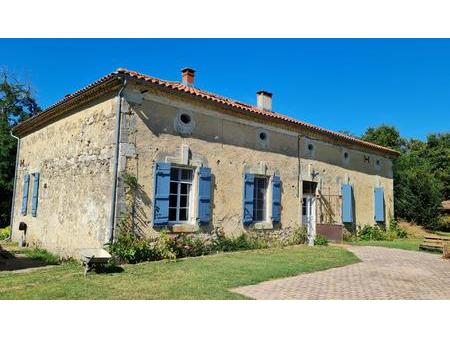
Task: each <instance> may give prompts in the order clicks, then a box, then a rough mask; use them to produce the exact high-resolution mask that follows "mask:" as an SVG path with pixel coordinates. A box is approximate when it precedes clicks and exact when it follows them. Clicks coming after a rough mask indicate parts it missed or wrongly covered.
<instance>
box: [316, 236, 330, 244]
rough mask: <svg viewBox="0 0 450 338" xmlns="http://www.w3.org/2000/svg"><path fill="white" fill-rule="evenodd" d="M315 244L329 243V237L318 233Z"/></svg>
mask: <svg viewBox="0 0 450 338" xmlns="http://www.w3.org/2000/svg"><path fill="white" fill-rule="evenodd" d="M314 245H328V239H326V238H325V237H324V236H322V235H316V238H315V239H314Z"/></svg>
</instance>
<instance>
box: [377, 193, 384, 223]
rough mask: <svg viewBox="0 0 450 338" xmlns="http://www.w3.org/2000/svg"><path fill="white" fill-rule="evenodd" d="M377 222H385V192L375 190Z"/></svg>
mask: <svg viewBox="0 0 450 338" xmlns="http://www.w3.org/2000/svg"><path fill="white" fill-rule="evenodd" d="M375 221H376V222H384V190H383V188H382V187H378V188H375Z"/></svg>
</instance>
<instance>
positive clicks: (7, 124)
mask: <svg viewBox="0 0 450 338" xmlns="http://www.w3.org/2000/svg"><path fill="white" fill-rule="evenodd" d="M39 111H40V108H39V106H38V104H37V103H36V100H35V99H34V98H33V95H32V91H31V88H30V87H29V86H26V85H24V84H21V83H20V82H19V81H17V80H16V79H14V78H13V77H11V76H8V74H7V73H6V72H5V71H1V72H0V196H1V200H0V227H4V226H6V225H8V224H9V216H10V210H11V198H12V191H13V185H14V182H13V180H14V171H15V160H16V157H15V155H16V146H17V145H16V143H17V142H16V140H15V139H14V138H13V137H11V135H10V130H11V128H12V127H13V126H14V125H16V124H17V123H19V122H21V121H23V120H24V119H26V118H28V117H29V116H31V115H33V114H36V113H37V112H39Z"/></svg>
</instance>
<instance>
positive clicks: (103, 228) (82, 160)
mask: <svg viewBox="0 0 450 338" xmlns="http://www.w3.org/2000/svg"><path fill="white" fill-rule="evenodd" d="M113 95H114V94H111V95H109V96H105V97H103V98H102V99H98V101H96V102H93V103H90V104H89V105H85V106H83V107H79V108H77V110H76V111H72V112H68V113H67V114H66V115H65V116H64V117H62V118H60V119H59V120H57V121H55V122H53V123H52V124H50V125H48V126H46V127H44V128H42V129H39V130H37V131H35V132H33V133H32V134H29V135H27V136H25V137H23V138H22V140H21V149H20V154H19V168H18V173H17V179H18V181H17V191H16V196H15V205H16V206H15V210H14V223H13V224H14V226H13V240H18V239H19V236H20V235H21V233H20V231H19V230H18V224H19V222H22V221H23V222H25V223H26V224H27V225H28V231H27V237H26V239H27V241H28V242H29V243H36V244H39V245H41V246H42V247H44V248H46V249H49V250H51V251H54V252H56V253H58V254H61V255H63V256H69V255H70V256H77V255H78V253H79V250H80V249H81V248H91V247H102V246H103V245H104V244H105V243H106V242H107V241H108V227H109V217H110V208H111V192H112V182H113V178H112V162H113V154H114V146H115V139H114V132H115V98H114V97H113ZM122 110H123V115H122V116H123V120H122V133H121V136H120V156H119V182H118V213H117V219H116V222H117V224H120V223H123V221H124V218H125V217H126V214H127V213H128V211H129V210H131V209H132V213H131V214H132V217H133V218H132V224H133V225H134V227H135V231H137V232H138V233H140V234H141V235H155V234H156V232H155V229H154V228H153V227H152V217H153V188H154V187H153V182H154V181H153V167H154V164H155V162H157V161H170V162H173V163H180V164H181V163H182V164H188V165H191V166H193V167H198V166H200V165H203V166H207V167H209V168H211V171H212V183H213V196H212V222H211V226H222V227H223V228H224V230H225V232H226V233H227V234H237V233H240V232H242V231H246V230H248V229H251V228H253V227H260V228H271V226H272V225H271V224H270V225H267V224H262V225H261V224H259V225H257V226H255V225H252V226H249V227H247V226H243V224H242V213H243V210H242V208H243V206H242V195H243V175H244V173H245V172H253V173H257V174H265V175H268V176H270V175H274V174H276V175H279V176H280V178H281V182H282V183H281V187H282V188H281V189H282V194H281V196H282V199H281V222H280V224H276V225H274V226H275V227H289V226H294V225H297V224H300V223H301V199H302V193H303V192H302V181H303V180H306V181H314V182H317V185H318V187H319V189H320V190H321V191H322V192H325V193H331V194H335V195H339V194H340V187H341V185H342V183H351V184H352V185H353V186H354V193H355V220H356V224H359V225H361V224H373V223H374V200H373V189H374V187H376V186H383V187H384V190H385V199H386V218H387V222H389V220H390V217H391V216H392V215H393V181H392V162H391V160H390V159H389V158H386V157H385V156H383V155H382V154H381V153H377V152H376V151H367V150H364V149H362V148H361V147H358V146H355V145H343V144H339V143H338V142H337V141H336V140H333V139H329V138H325V137H324V136H320V135H315V134H314V133H311V132H310V131H306V130H305V131H304V132H301V133H299V132H298V130H296V129H293V128H287V127H285V126H284V127H283V126H281V125H279V124H274V123H272V122H269V121H267V120H260V121H257V120H255V119H254V118H246V117H245V115H242V114H240V113H233V112H231V111H225V110H224V108H221V107H219V106H213V105H209V104H204V103H199V102H197V101H193V100H190V99H188V98H186V97H181V96H177V95H174V94H168V93H163V92H160V91H157V90H152V89H149V88H148V87H137V86H134V85H133V84H129V85H128V87H127V89H126V91H125V100H124V102H123V109H122ZM180 114H188V115H189V116H190V118H191V122H192V123H190V124H189V126H184V125H180V122H179V121H180ZM262 132H263V133H265V138H264V139H261V137H260V134H261V133H262ZM345 154H347V155H345ZM34 172H39V173H40V190H39V206H38V211H37V216H36V217H33V216H32V215H31V196H32V193H31V192H32V190H33V180H31V182H30V188H29V200H28V203H29V204H28V213H27V215H26V216H22V215H21V213H20V212H21V205H22V195H23V179H24V175H25V174H27V173H29V174H32V173H34ZM126 173H129V174H131V175H133V176H135V177H136V178H137V180H138V189H137V191H136V193H135V194H134V196H133V198H131V199H130V198H126V193H125V192H126V187H125V184H124V182H125V174H126ZM195 180H196V178H194V184H196V181H195ZM128 197H129V196H128ZM194 197H195V196H194ZM269 199H270V196H269ZM269 202H270V200H269ZM130 206H131V209H130ZM195 207H196V206H195V205H194V209H195ZM174 230H176V231H186V230H188V231H192V230H205V231H209V230H211V228H210V226H209V227H205V228H202V227H200V228H198V227H196V226H195V225H194V227H189V226H185V225H183V226H180V227H174Z"/></svg>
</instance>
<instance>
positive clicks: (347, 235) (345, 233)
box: [342, 228, 356, 242]
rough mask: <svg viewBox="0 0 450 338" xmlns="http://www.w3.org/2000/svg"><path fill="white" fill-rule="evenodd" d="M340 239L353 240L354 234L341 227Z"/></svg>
mask: <svg viewBox="0 0 450 338" xmlns="http://www.w3.org/2000/svg"><path fill="white" fill-rule="evenodd" d="M342 239H343V240H344V241H345V242H351V241H354V240H355V239H356V237H355V235H354V234H352V233H351V232H350V231H348V230H347V229H346V228H343V230H342Z"/></svg>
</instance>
